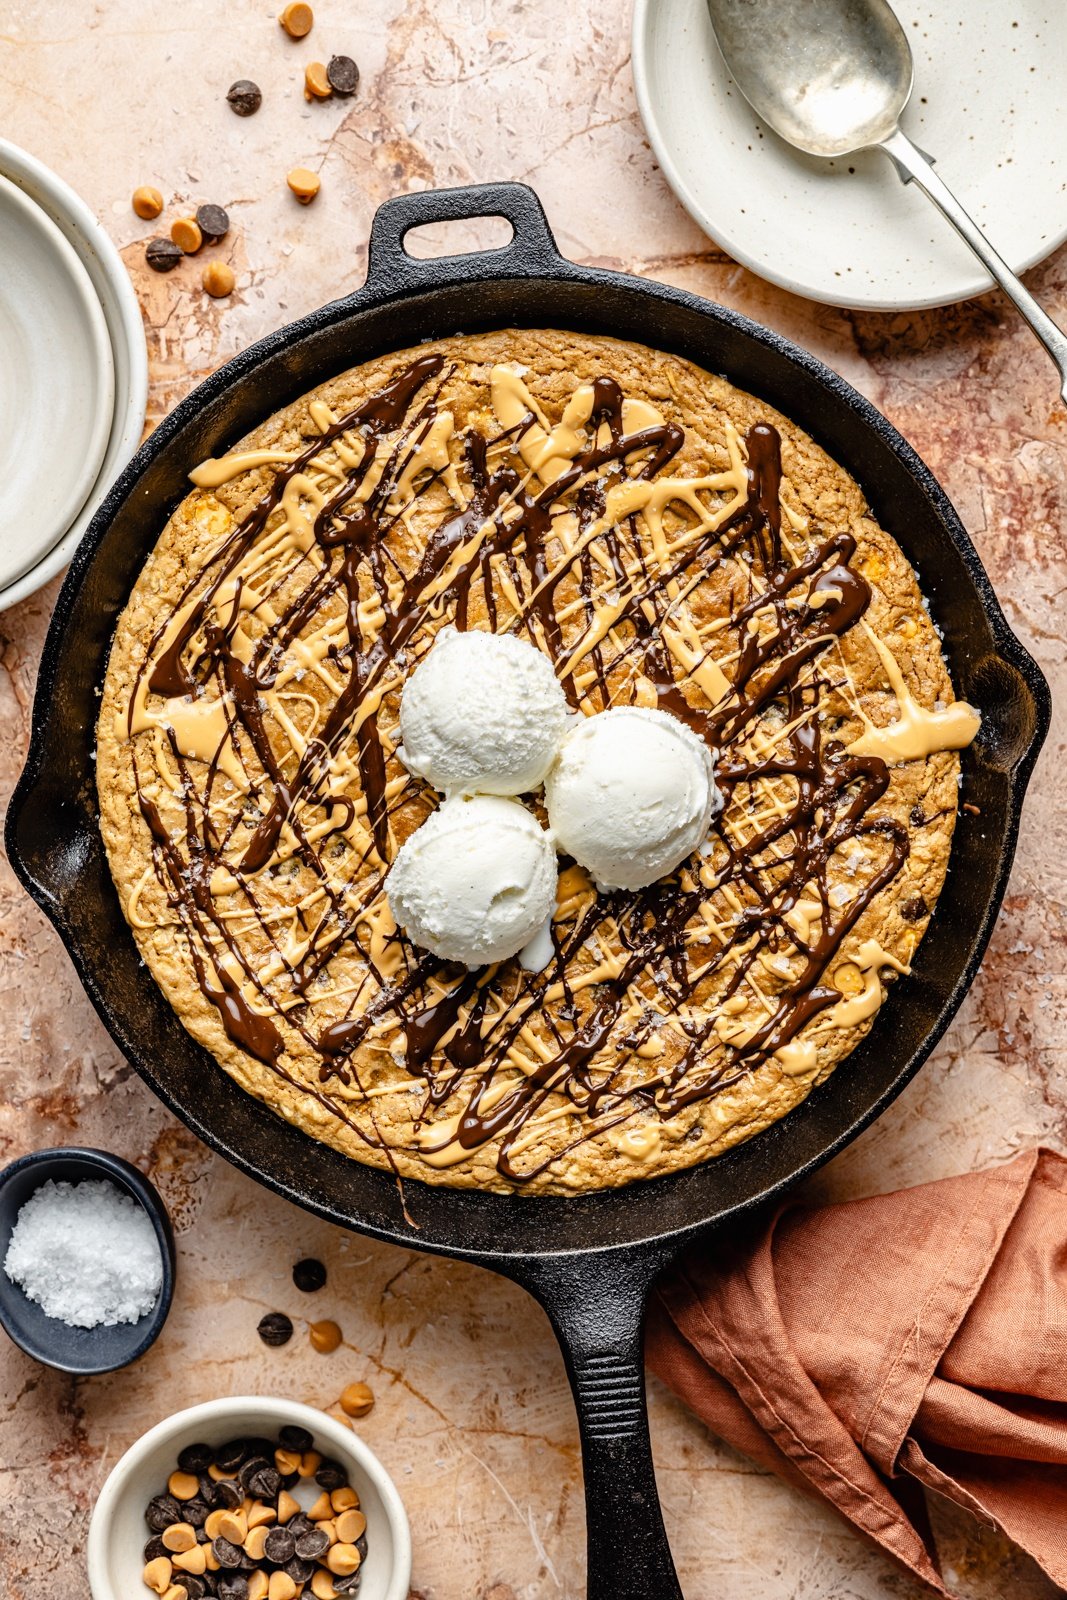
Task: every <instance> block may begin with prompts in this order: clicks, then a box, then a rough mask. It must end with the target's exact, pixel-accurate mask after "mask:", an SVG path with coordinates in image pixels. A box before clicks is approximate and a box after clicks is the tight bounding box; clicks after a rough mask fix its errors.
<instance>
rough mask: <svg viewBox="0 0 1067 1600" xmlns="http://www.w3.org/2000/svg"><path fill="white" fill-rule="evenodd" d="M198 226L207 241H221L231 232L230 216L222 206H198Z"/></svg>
mask: <svg viewBox="0 0 1067 1600" xmlns="http://www.w3.org/2000/svg"><path fill="white" fill-rule="evenodd" d="M196 225H197V227H198V228H199V229H200V232H201V233H202V234H203V235H204V238H205V239H221V238H222V237H223V235H224V234H227V233H229V231H230V218H229V214H228V213H227V212H225V211H224V210H223V209H222V207H221V206H215V205H206V206H197V208H196Z"/></svg>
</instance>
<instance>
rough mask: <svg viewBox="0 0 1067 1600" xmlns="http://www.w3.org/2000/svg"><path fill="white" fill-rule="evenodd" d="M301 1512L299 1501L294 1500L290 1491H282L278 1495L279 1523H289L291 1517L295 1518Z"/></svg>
mask: <svg viewBox="0 0 1067 1600" xmlns="http://www.w3.org/2000/svg"><path fill="white" fill-rule="evenodd" d="M299 1510H300V1502H299V1500H294V1499H293V1496H292V1495H291V1494H290V1493H289V1491H288V1489H282V1490H280V1491H279V1494H278V1512H277V1515H278V1521H279V1522H288V1521H289V1518H290V1517H295V1516H296V1514H297V1512H298V1511H299Z"/></svg>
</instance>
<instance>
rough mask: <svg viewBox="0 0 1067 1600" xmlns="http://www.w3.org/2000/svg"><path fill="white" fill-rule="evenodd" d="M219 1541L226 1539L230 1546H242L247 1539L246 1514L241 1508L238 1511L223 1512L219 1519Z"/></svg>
mask: <svg viewBox="0 0 1067 1600" xmlns="http://www.w3.org/2000/svg"><path fill="white" fill-rule="evenodd" d="M216 1537H217V1538H219V1539H228V1540H229V1542H230V1543H231V1544H244V1542H245V1540H246V1538H247V1537H248V1513H247V1512H246V1511H245V1510H244V1508H243V1507H242V1508H241V1509H240V1510H238V1511H224V1512H223V1513H222V1516H221V1517H220V1518H219V1531H218V1534H217V1535H216Z"/></svg>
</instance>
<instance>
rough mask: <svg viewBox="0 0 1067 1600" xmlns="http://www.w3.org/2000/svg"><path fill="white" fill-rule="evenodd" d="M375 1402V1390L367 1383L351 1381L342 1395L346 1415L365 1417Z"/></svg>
mask: <svg viewBox="0 0 1067 1600" xmlns="http://www.w3.org/2000/svg"><path fill="white" fill-rule="evenodd" d="M373 1404H374V1391H373V1390H372V1389H371V1388H370V1386H369V1384H366V1383H350V1384H349V1385H348V1387H347V1388H346V1389H345V1390H344V1391H343V1393H342V1395H341V1410H342V1411H343V1412H344V1414H345V1416H346V1417H365V1416H366V1415H367V1412H368V1411H369V1410H370V1409H371V1407H372V1406H373Z"/></svg>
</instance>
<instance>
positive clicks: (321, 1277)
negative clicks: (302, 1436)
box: [293, 1256, 326, 1450]
mask: <svg viewBox="0 0 1067 1600" xmlns="http://www.w3.org/2000/svg"><path fill="white" fill-rule="evenodd" d="M293 1282H294V1283H295V1284H296V1286H297V1288H298V1289H299V1290H301V1292H302V1293H303V1294H314V1293H315V1290H316V1289H321V1288H322V1286H323V1284H324V1283H325V1282H326V1268H325V1267H324V1266H323V1264H322V1262H321V1261H316V1260H315V1257H314V1256H308V1257H306V1259H305V1260H303V1261H298V1262H297V1264H296V1266H295V1267H294V1268H293ZM308 1437H309V1438H310V1435H309V1436H308ZM293 1448H294V1449H295V1448H296V1446H295V1445H294V1446H293ZM310 1448H311V1446H310V1445H305V1446H304V1449H305V1450H309V1449H310Z"/></svg>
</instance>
